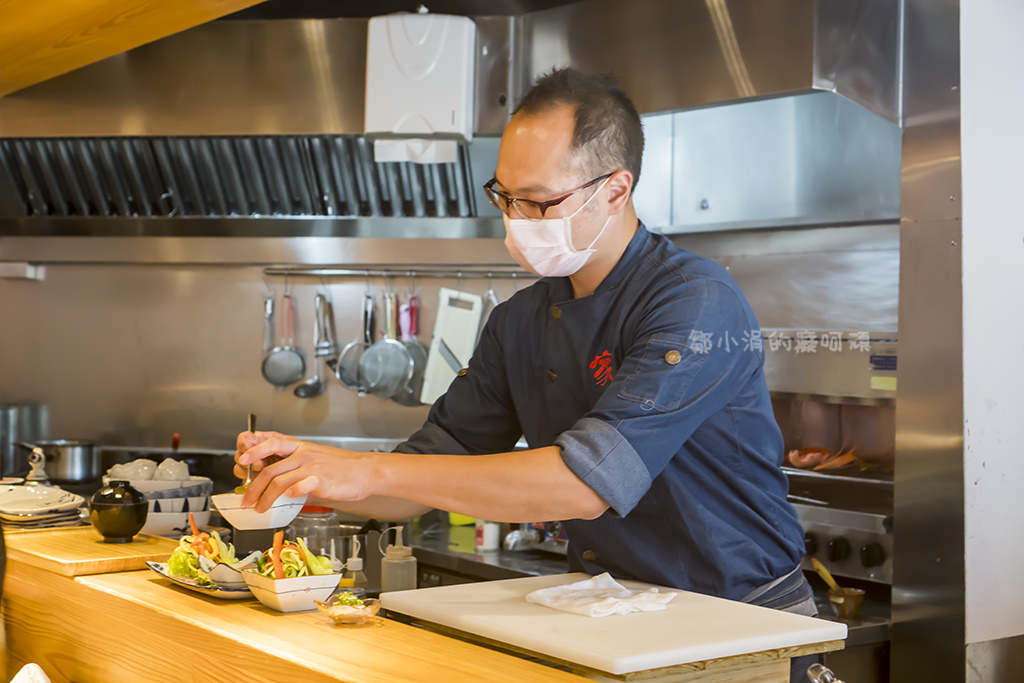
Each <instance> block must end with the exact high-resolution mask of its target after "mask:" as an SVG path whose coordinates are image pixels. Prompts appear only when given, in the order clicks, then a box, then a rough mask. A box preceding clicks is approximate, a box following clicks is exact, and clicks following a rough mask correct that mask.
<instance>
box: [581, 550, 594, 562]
mask: <svg viewBox="0 0 1024 683" xmlns="http://www.w3.org/2000/svg"><path fill="white" fill-rule="evenodd" d="M583 559H584V560H586V561H587V562H593V561H594V560H596V559H597V553H595V552H594V551H593V550H584V551H583Z"/></svg>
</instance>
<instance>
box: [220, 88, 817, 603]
mask: <svg viewBox="0 0 1024 683" xmlns="http://www.w3.org/2000/svg"><path fill="white" fill-rule="evenodd" d="M642 153H643V129H642V126H641V121H640V117H639V115H638V114H637V111H636V108H635V107H634V106H633V104H632V102H631V101H630V100H629V99H628V98H627V97H626V95H625V94H624V93H623V92H622V90H620V89H619V87H618V86H617V85H616V84H615V82H614V81H613V80H612V79H611V78H610V77H603V76H592V75H587V74H584V73H581V72H579V71H576V70H572V69H562V70H556V71H554V72H552V73H550V74H548V75H546V76H543V77H542V78H540V80H539V81H538V82H537V84H536V86H535V87H534V88H533V89H532V90H531V91H530V92H529V93H528V94H527V95H526V96H525V98H524V99H523V101H522V103H521V104H520V105H519V108H518V109H517V111H516V113H515V115H514V116H513V117H512V120H511V122H510V123H509V125H508V127H507V128H506V129H505V132H504V135H503V136H502V140H501V149H500V153H499V157H498V166H497V169H496V172H495V175H494V178H493V179H492V180H491V181H490V182H488V183H487V184H486V185H485V189H486V191H487V194H488V196H489V198H490V200H491V202H492V203H493V204H494V205H495V206H496V207H497V208H498V209H499V210H500V211H501V212H502V214H503V215H504V221H505V229H506V237H505V244H506V246H507V248H508V250H509V252H510V254H511V255H512V257H513V258H514V259H515V260H516V262H517V263H519V264H520V265H521V266H522V267H523V268H526V269H528V270H530V271H532V272H534V273H536V274H538V275H540V276H542V279H540V280H539V281H538V282H537V283H536V284H534V285H533V286H531V287H528V288H526V289H525V290H522V291H520V292H518V293H517V294H516V295H515V296H513V297H512V298H511V299H510V300H509V301H507V302H505V303H503V304H500V305H499V306H497V307H496V308H495V309H494V311H493V313H492V314H491V316H490V318H489V320H488V321H487V324H486V326H485V329H484V331H483V334H482V336H481V339H480V342H479V345H478V347H477V349H476V352H475V353H474V355H473V357H472V359H471V360H470V362H469V366H468V368H467V369H465V370H463V371H462V372H460V373H459V375H458V377H456V378H455V380H454V381H453V382H452V384H451V386H450V387H449V389H448V391H447V393H446V394H445V395H444V396H442V397H441V398H440V399H438V400H437V402H436V403H435V404H434V406H433V408H432V409H431V411H430V415H429V417H428V419H427V422H426V424H424V425H423V427H422V428H421V429H420V430H419V431H418V432H416V433H415V434H413V435H412V436H411V437H410V438H409V440H408V441H406V442H405V443H403V444H402V445H401V446H400V447H399V448H398V449H397V452H395V453H386V454H382V453H356V452H351V451H346V450H341V449H337V448H332V447H328V446H321V445H316V444H312V443H307V442H304V441H300V440H298V439H295V438H293V437H289V436H284V435H281V434H276V433H272V432H256V433H255V434H253V433H249V432H245V433H243V434H241V435H239V437H238V452H237V454H236V460H237V462H238V465H239V466H238V467H236V468H235V472H236V474H239V475H240V476H244V466H245V465H248V464H252V465H254V466H256V467H259V468H260V472H259V476H257V477H256V478H255V480H254V482H253V484H252V485H251V487H250V488H249V491H248V493H247V494H246V496H245V499H244V501H243V502H244V503H246V504H255V505H256V508H257V510H261V511H262V510H265V509H267V508H268V507H269V506H270V504H271V502H272V501H273V500H275V499H276V498H277V497H278V496H280V495H282V494H283V495H288V496H299V495H302V494H306V493H311V494H314V495H316V496H319V497H321V498H325V499H329V500H332V501H337V506H338V507H340V508H342V509H345V510H348V511H351V512H354V513H357V514H362V515H365V516H373V517H378V518H385V519H405V518H409V517H412V516H415V515H418V514H421V513H423V512H425V511H426V510H428V509H429V508H440V509H443V510H450V511H454V512H458V513H462V514H465V515H469V516H471V517H477V518H482V519H488V520H495V521H505V522H526V521H541V520H564V521H565V527H566V529H567V533H568V537H569V562H570V565H571V568H572V569H573V570H574V571H585V572H588V573H590V574H599V573H601V572H606V571H607V572H611V574H612V575H613V576H615V577H620V578H626V579H636V580H640V581H646V582H650V583H654V584H660V585H665V586H675V587H677V588H681V589H685V590H689V591H697V592H700V593H706V594H709V595H715V596H719V597H723V598H729V599H733V600H742V601H746V602H751V603H755V604H758V605H764V606H769V607H775V608H778V609H786V610H789V611H794V612H799V613H803V614H809V615H811V614H814V613H815V608H814V603H813V600H812V594H811V590H810V588H809V586H808V584H807V582H806V580H805V579H804V577H803V574H802V573H801V571H800V569H799V563H800V559H801V557H802V556H803V554H804V547H803V531H802V530H801V528H800V525H799V524H798V523H797V518H796V513H795V511H794V509H793V507H792V506H791V505H789V503H787V501H786V493H787V488H788V483H787V479H786V476H785V474H784V473H783V472H782V471H781V469H780V465H781V463H782V456H783V441H782V434H781V432H780V430H779V427H778V425H777V424H776V422H775V419H774V415H773V413H772V405H771V400H770V397H769V393H768V387H767V385H766V383H765V376H764V370H763V363H764V354H763V352H762V347H761V337H760V331H759V326H758V322H757V320H756V319H755V317H754V313H753V311H752V310H751V308H750V305H749V304H748V303H747V300H746V298H745V297H744V296H743V293H742V292H741V291H740V289H739V287H738V286H737V284H736V282H735V281H734V280H733V279H732V277H730V275H729V274H728V273H727V272H726V271H725V269H723V268H722V267H720V266H718V265H717V264H715V263H714V262H712V261H710V260H708V259H706V258H703V257H701V256H698V255H696V254H693V253H690V252H688V251H684V250H682V249H679V248H677V247H675V246H674V245H673V244H672V242H670V241H669V240H668V239H667V238H665V237H663V236H660V235H655V234H652V233H650V232H648V230H647V229H646V228H645V227H644V226H643V224H642V223H641V222H640V221H639V220H638V219H637V214H636V212H635V209H634V206H633V199H632V197H633V191H634V189H635V187H636V183H637V181H638V180H639V178H640V160H641V156H642ZM520 435H522V436H525V438H526V441H527V443H528V444H529V446H530V450H526V451H519V452H511V451H512V449H513V447H514V446H515V444H516V442H517V440H518V439H519V438H520ZM466 456H475V457H466Z"/></svg>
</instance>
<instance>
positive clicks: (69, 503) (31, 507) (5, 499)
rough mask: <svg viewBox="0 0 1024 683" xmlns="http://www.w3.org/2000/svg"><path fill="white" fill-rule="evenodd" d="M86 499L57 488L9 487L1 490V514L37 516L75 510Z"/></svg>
mask: <svg viewBox="0 0 1024 683" xmlns="http://www.w3.org/2000/svg"><path fill="white" fill-rule="evenodd" d="M83 503H85V498H82V497H81V496H79V495H75V494H74V493H70V492H68V491H65V490H64V489H59V488H57V487H55V486H7V487H4V488H0V513H3V514H7V515H26V514H30V515H35V514H39V513H44V512H59V511H63V510H74V509H75V508H78V507H81V506H82V504H83Z"/></svg>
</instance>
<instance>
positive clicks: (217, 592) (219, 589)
mask: <svg viewBox="0 0 1024 683" xmlns="http://www.w3.org/2000/svg"><path fill="white" fill-rule="evenodd" d="M146 566H147V567H149V568H150V569H152V570H153V571H155V572H156V573H157V574H159V575H160V576H162V577H164V578H165V579H170V580H171V581H173V582H174V583H176V584H177V585H179V586H181V587H182V588H187V589H189V590H190V591H195V592H196V593H202V594H203V595H209V596H210V597H211V598H220V599H221V600H247V599H249V598H252V591H250V590H249V589H248V588H245V587H243V588H231V587H227V586H218V585H213V586H200V585H199V584H198V583H195V582H194V581H192V580H191V579H182V578H179V577H177V576H171V573H170V572H169V571H167V563H166V562H147V563H146Z"/></svg>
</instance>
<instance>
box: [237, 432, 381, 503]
mask: <svg viewBox="0 0 1024 683" xmlns="http://www.w3.org/2000/svg"><path fill="white" fill-rule="evenodd" d="M245 434H248V432H246V433H245ZM245 434H241V435H239V441H238V448H239V450H241V448H242V447H243V446H249V444H250V443H251V441H256V443H255V444H253V445H251V446H249V447H248V448H247V449H246V450H245V451H244V452H241V453H240V454H237V453H236V456H235V459H236V462H237V463H238V464H237V465H236V466H235V470H236V474H237V473H238V471H239V470H241V471H242V476H243V477H244V475H245V471H244V468H245V466H246V465H249V464H252V465H253V469H254V470H256V469H257V465H259V474H258V475H257V476H256V477H255V478H254V479H253V481H252V483H251V484H249V489H248V490H247V491H246V492H245V495H244V496H243V497H242V504H243V505H252V506H254V507H255V509H256V511H257V512H266V511H267V510H269V509H270V506H271V505H273V503H274V501H275V500H277V499H278V498H279V497H280V496H282V495H284V496H287V497H289V498H297V497H299V496H304V495H306V494H307V493H311V494H313V495H315V496H318V497H320V498H326V499H329V500H337V501H355V500H363V499H364V498H367V497H368V496H370V495H371V493H372V491H371V488H370V479H371V477H370V460H371V459H372V457H373V454H370V453H356V452H353V451H346V450H343V449H340V448H332V447H330V446H320V445H317V444H312V443H308V442H306V441H301V440H299V439H296V438H295V437H292V436H285V435H284V434H278V433H276V432H256V433H255V434H254V435H253V437H252V439H246V441H245V443H244V444H243V437H244V436H245Z"/></svg>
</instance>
